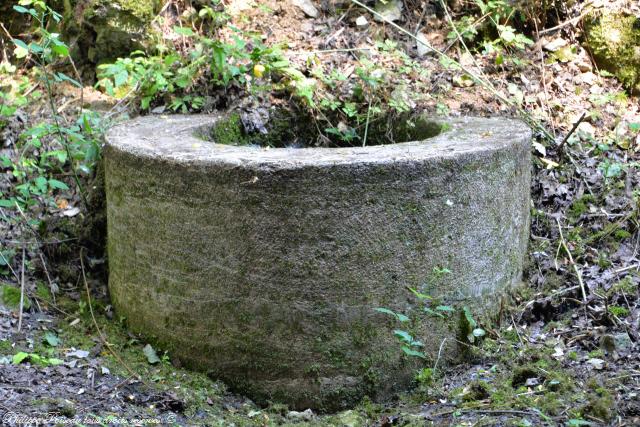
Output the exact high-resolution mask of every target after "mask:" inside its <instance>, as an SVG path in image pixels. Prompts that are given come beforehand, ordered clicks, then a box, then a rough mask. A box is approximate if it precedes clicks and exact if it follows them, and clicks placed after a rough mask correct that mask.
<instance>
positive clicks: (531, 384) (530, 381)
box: [524, 378, 540, 387]
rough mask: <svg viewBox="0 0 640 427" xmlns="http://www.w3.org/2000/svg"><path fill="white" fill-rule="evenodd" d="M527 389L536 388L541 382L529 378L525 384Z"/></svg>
mask: <svg viewBox="0 0 640 427" xmlns="http://www.w3.org/2000/svg"><path fill="white" fill-rule="evenodd" d="M524 385H526V386H527V387H535V386H537V385H540V380H539V379H538V378H527V381H526V382H525V383H524Z"/></svg>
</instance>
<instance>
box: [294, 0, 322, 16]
mask: <svg viewBox="0 0 640 427" xmlns="http://www.w3.org/2000/svg"><path fill="white" fill-rule="evenodd" d="M292 3H293V5H294V6H297V7H298V8H300V10H302V11H303V12H304V14H305V15H307V16H308V17H309V18H317V17H318V9H316V7H315V6H314V5H313V3H311V0H292Z"/></svg>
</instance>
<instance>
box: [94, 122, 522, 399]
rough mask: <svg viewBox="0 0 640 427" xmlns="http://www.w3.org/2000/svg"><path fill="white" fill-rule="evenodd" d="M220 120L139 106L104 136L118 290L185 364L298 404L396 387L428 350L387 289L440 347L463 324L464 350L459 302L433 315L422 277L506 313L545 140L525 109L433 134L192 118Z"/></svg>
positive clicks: (384, 393) (431, 345)
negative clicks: (535, 163) (216, 129)
mask: <svg viewBox="0 0 640 427" xmlns="http://www.w3.org/2000/svg"><path fill="white" fill-rule="evenodd" d="M217 120H219V117H217V116H168V117H167V116H160V117H159V116H153V117H145V118H139V119H136V120H133V121H131V122H129V123H126V124H123V125H120V126H117V127H115V128H114V129H112V130H111V131H110V132H109V134H108V137H107V140H108V143H107V146H106V149H105V161H106V189H107V203H108V207H107V217H108V253H109V264H110V265H109V267H110V277H109V287H110V292H111V297H112V300H113V303H114V306H115V308H116V310H117V312H118V314H119V315H121V316H125V317H126V319H127V322H128V324H129V326H130V327H131V328H132V329H133V330H135V331H138V332H142V333H144V334H146V335H147V336H148V337H152V338H155V339H156V340H157V341H158V343H159V344H161V345H162V346H164V348H166V349H168V350H169V351H170V352H171V354H172V355H174V356H177V357H179V358H180V359H181V360H182V361H183V362H184V363H186V364H187V365H189V366H191V367H193V368H196V369H200V370H205V371H208V372H209V373H210V374H211V375H212V376H214V377H217V378H221V379H223V380H224V381H226V382H227V383H228V384H229V385H231V386H232V387H233V388H234V389H236V390H239V391H242V392H244V393H247V394H248V395H249V396H251V397H252V398H254V399H256V400H257V401H259V402H265V401H266V400H272V401H283V402H286V403H288V404H290V406H291V408H292V409H305V408H308V407H311V408H314V409H318V410H335V409H339V408H344V407H347V406H348V405H349V404H352V403H353V402H355V401H357V400H358V399H360V398H362V397H363V396H364V395H369V396H370V397H372V398H376V399H384V398H387V397H389V396H390V395H391V394H392V393H393V392H394V391H396V390H399V389H401V388H403V387H405V386H406V385H407V384H408V383H409V382H410V381H411V378H412V376H413V374H414V372H415V371H414V370H415V368H416V366H417V364H416V362H415V360H409V359H408V358H407V357H406V356H403V354H402V352H401V351H400V349H399V345H398V342H397V341H396V340H395V339H394V338H393V336H392V332H391V331H392V330H393V329H395V328H397V327H398V325H396V324H394V322H393V321H392V320H391V319H390V318H389V317H388V316H385V315H384V314H382V313H378V312H376V311H374V308H375V307H387V308H389V309H392V310H396V311H398V312H402V313H405V314H407V315H409V316H410V317H412V318H413V319H416V320H420V322H417V324H416V325H415V333H416V336H417V337H419V338H420V339H421V340H422V341H423V342H424V343H425V352H426V353H427V354H428V355H430V356H432V357H434V358H435V356H436V354H437V352H438V348H439V347H440V344H441V343H442V340H443V339H444V338H449V340H448V341H447V343H448V344H447V345H445V351H444V352H443V354H444V355H445V357H446V358H452V357H454V356H455V354H456V346H455V345H454V339H453V338H455V337H456V335H457V333H458V330H457V329H458V326H457V325H456V320H455V319H452V320H438V319H435V318H432V317H429V315H428V314H426V313H424V311H423V310H422V306H421V305H420V304H418V303H417V302H416V301H415V299H414V298H412V297H411V294H410V293H409V292H408V291H407V289H406V288H407V287H411V288H416V289H418V290H420V291H421V292H423V293H427V294H430V295H432V296H433V297H435V298H438V300H439V301H440V303H442V304H449V305H452V306H455V307H462V306H465V305H466V306H468V307H470V308H471V309H472V310H473V311H475V312H477V313H482V312H484V313H490V314H493V313H495V310H497V306H498V304H499V300H500V296H501V295H502V294H503V293H504V291H505V290H506V289H508V288H509V287H511V286H512V285H514V284H516V283H518V282H519V280H520V276H521V270H522V262H523V257H524V254H525V251H526V244H527V239H528V213H529V182H530V148H529V147H530V146H529V144H530V140H531V133H530V130H529V129H528V128H527V127H526V126H525V125H524V124H522V123H521V122H519V121H515V120H508V119H480V118H466V119H451V120H450V121H449V124H450V130H448V131H446V132H444V133H442V134H441V135H439V136H436V137H433V138H431V139H428V140H426V141H422V142H408V143H402V144H395V145H378V146H371V147H366V148H362V147H358V148H300V149H295V148H276V149H264V148H259V147H252V146H232V145H220V144H214V143H212V142H208V141H205V140H202V139H199V138H197V137H195V136H194V134H203V133H206V131H204V130H203V129H205V128H206V127H208V126H211V125H212V124H213V123H214V122H215V121H217ZM434 268H447V269H449V270H451V274H444V275H441V274H440V275H438V274H434ZM454 317H455V316H454ZM449 344H450V345H449ZM441 363H442V362H441Z"/></svg>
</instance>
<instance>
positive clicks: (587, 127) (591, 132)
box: [577, 122, 596, 139]
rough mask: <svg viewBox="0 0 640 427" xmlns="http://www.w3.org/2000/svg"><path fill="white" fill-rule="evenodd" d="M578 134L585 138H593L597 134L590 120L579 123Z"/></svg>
mask: <svg viewBox="0 0 640 427" xmlns="http://www.w3.org/2000/svg"><path fill="white" fill-rule="evenodd" d="M577 132H578V135H580V136H581V137H583V138H584V139H593V138H594V137H595V134H596V128H594V127H593V125H592V124H591V123H589V122H582V123H580V124H579V125H578V130H577Z"/></svg>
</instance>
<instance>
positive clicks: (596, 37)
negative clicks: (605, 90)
mask: <svg viewBox="0 0 640 427" xmlns="http://www.w3.org/2000/svg"><path fill="white" fill-rule="evenodd" d="M585 23H586V25H585V30H586V45H587V47H588V48H589V49H590V50H591V52H592V53H593V56H594V57H595V59H596V61H597V62H598V65H599V66H600V67H601V68H603V69H605V70H607V71H609V72H611V73H613V74H615V75H616V77H618V79H619V80H620V81H621V82H622V83H623V84H624V85H625V86H626V87H627V89H629V90H630V91H631V92H636V93H637V92H640V18H638V17H635V16H633V15H630V14H626V13H624V12H621V11H618V12H616V11H608V10H606V9H603V10H599V11H597V12H593V13H592V14H591V15H590V16H589V17H588V19H587V20H586V21H585Z"/></svg>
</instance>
